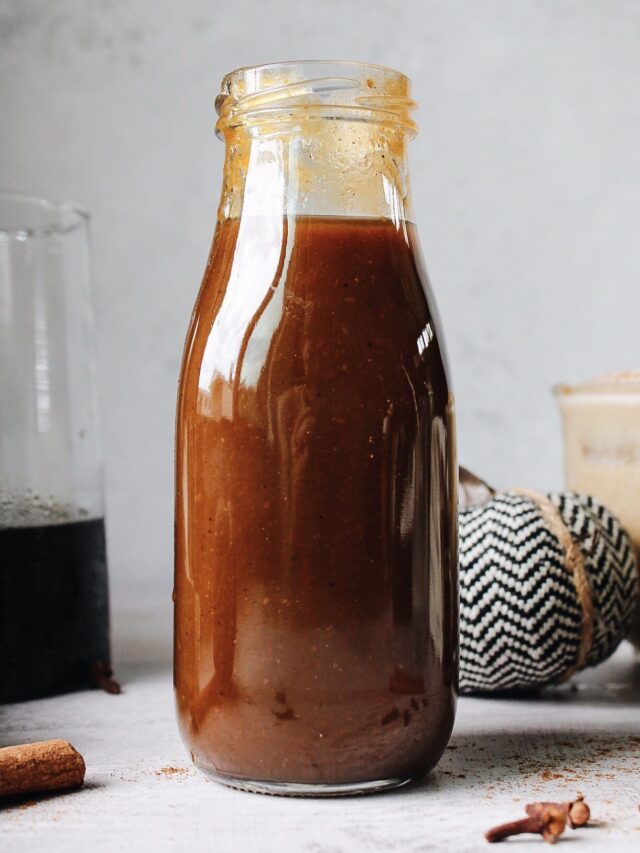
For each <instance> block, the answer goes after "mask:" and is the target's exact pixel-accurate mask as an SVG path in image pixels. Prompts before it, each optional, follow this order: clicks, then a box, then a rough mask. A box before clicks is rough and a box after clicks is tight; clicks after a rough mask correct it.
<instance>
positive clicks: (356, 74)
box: [216, 59, 417, 137]
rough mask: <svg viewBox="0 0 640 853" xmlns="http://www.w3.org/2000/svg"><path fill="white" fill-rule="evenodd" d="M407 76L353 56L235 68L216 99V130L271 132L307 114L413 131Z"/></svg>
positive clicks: (414, 128) (300, 119)
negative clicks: (352, 58)
mask: <svg viewBox="0 0 640 853" xmlns="http://www.w3.org/2000/svg"><path fill="white" fill-rule="evenodd" d="M415 107H416V103H415V101H414V100H413V99H412V98H411V81H410V80H409V78H408V77H407V76H406V75H405V74H402V73H401V72H400V71H396V70H395V69H393V68H389V67H387V66H385V65H377V64H375V63H370V62H360V61H356V60H329V59H319V60H300V61H285V62H272V63H268V64H266V65H250V66H245V67H242V68H237V69H236V70H235V71H231V72H230V73H229V74H226V75H225V76H224V78H223V80H222V83H221V87H220V94H219V95H218V97H217V98H216V111H217V113H218V116H219V118H218V122H217V124H216V132H217V134H218V136H220V137H222V136H224V133H225V132H226V131H228V130H232V129H234V128H238V127H248V128H251V127H259V126H260V125H263V126H265V127H267V128H268V131H269V132H274V130H275V131H276V132H277V130H276V128H277V127H278V126H280V125H283V124H286V125H288V126H289V127H290V126H291V125H292V124H293V125H297V124H298V123H299V122H301V121H304V120H305V119H316V120H318V119H320V120H331V121H340V120H342V121H360V122H379V123H386V124H389V125H395V126H398V127H400V128H401V129H403V130H404V131H405V132H406V133H407V134H409V135H410V136H414V135H415V134H416V133H417V125H416V123H415V121H414V120H413V119H412V118H411V115H410V114H411V111H412V110H413V109H414V108H415Z"/></svg>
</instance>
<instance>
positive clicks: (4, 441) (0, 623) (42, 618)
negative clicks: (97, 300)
mask: <svg viewBox="0 0 640 853" xmlns="http://www.w3.org/2000/svg"><path fill="white" fill-rule="evenodd" d="M89 255H90V251H89V222H88V216H87V214H86V213H84V212H82V211H80V210H77V209H75V208H74V207H72V206H71V205H69V204H58V203H54V202H51V201H46V200H44V199H39V198H31V197H28V196H23V195H18V194H15V193H0V702H16V701H20V700H24V699H32V698H35V697H37V696H44V695H49V694H53V693H60V692H64V691H66V690H72V689H76V688H81V687H87V686H89V684H90V683H91V680H92V677H93V676H92V672H95V667H99V668H101V671H103V672H104V671H105V670H108V668H109V608H108V591H107V564H106V555H105V536H104V503H103V482H102V454H101V449H100V439H99V434H98V415H97V406H96V389H95V354H94V337H95V334H94V327H93V308H92V303H91V287H90V268H89V261H90V257H89Z"/></svg>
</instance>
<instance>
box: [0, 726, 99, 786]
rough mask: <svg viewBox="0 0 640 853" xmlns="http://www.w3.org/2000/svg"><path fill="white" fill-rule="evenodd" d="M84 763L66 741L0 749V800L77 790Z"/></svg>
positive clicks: (82, 778)
mask: <svg viewBox="0 0 640 853" xmlns="http://www.w3.org/2000/svg"><path fill="white" fill-rule="evenodd" d="M84 772H85V764H84V759H83V757H82V756H81V755H80V753H79V752H78V751H77V750H76V749H74V748H73V747H72V746H71V744H70V743H67V741H66V740H45V741H40V742H39V743H23V744H20V746H7V747H4V749H0V797H5V796H9V795H13V794H29V793H35V792H38V791H39V792H43V791H60V790H64V789H65V788H78V787H80V785H82V782H83V780H84Z"/></svg>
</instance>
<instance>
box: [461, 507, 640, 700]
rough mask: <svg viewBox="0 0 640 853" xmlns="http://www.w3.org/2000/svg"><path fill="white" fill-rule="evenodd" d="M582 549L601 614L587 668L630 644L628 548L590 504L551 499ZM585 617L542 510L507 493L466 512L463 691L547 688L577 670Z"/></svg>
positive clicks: (633, 585) (633, 589) (633, 602)
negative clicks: (627, 638)
mask: <svg viewBox="0 0 640 853" xmlns="http://www.w3.org/2000/svg"><path fill="white" fill-rule="evenodd" d="M548 498H549V500H550V501H551V503H552V504H553V505H554V506H555V507H556V508H557V510H558V512H559V513H560V516H561V518H562V521H563V522H564V525H565V526H566V528H567V529H568V530H569V532H570V533H571V536H572V538H573V540H574V542H575V543H576V544H578V545H579V547H580V549H581V551H582V555H583V558H584V567H585V570H586V575H587V578H588V581H589V586H590V590H591V601H592V608H593V612H594V619H593V633H592V642H591V646H590V649H589V651H588V655H587V658H586V660H585V664H584V665H585V666H593V665H595V664H597V663H599V662H600V661H602V660H603V659H604V658H606V657H607V656H608V655H610V654H611V653H612V652H613V651H614V650H615V648H616V647H617V646H618V644H619V643H620V641H621V640H622V639H623V638H624V636H625V635H626V633H627V631H628V629H629V626H630V622H631V619H632V616H633V612H634V609H635V607H636V606H637V601H638V567H637V564H636V560H635V556H634V553H633V548H632V545H631V541H630V539H629V537H628V535H627V533H626V532H625V531H624V530H623V528H622V527H621V526H620V523H619V522H618V521H617V519H616V518H615V516H613V515H612V514H611V513H610V512H609V511H608V510H607V509H606V508H605V507H603V506H602V505H601V504H600V503H598V502H597V501H596V500H594V499H593V498H590V497H585V496H582V495H576V494H572V493H568V492H565V493H560V494H550V495H548ZM582 631H583V610H582V607H581V604H580V600H579V597H578V593H577V590H576V584H575V581H574V577H573V575H572V573H571V572H570V571H568V570H567V567H566V565H565V551H564V549H563V547H562V546H561V544H560V542H559V540H558V539H557V538H556V536H555V535H554V533H553V532H552V531H551V530H550V529H549V526H548V524H547V522H546V521H545V519H544V518H543V515H542V513H541V510H540V507H539V505H538V504H537V503H536V502H535V501H533V500H532V499H529V498H527V497H523V496H521V495H519V494H517V493H510V492H503V493H498V494H496V495H494V497H493V498H492V499H491V500H490V501H488V502H487V503H485V504H482V505H480V506H473V507H468V508H465V509H461V511H460V691H461V692H463V693H468V692H478V691H481V692H487V691H496V690H513V689H521V688H532V687H540V686H543V685H545V684H551V683H554V682H557V681H559V680H562V679H563V677H565V676H566V675H567V673H570V672H571V670H572V669H573V668H574V667H575V666H576V665H577V663H578V660H579V652H580V645H581V639H582V636H583V634H582Z"/></svg>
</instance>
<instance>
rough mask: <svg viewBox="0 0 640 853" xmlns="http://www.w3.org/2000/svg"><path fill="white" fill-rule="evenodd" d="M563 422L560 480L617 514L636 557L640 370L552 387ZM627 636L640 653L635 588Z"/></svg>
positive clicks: (639, 518) (639, 517)
mask: <svg viewBox="0 0 640 853" xmlns="http://www.w3.org/2000/svg"><path fill="white" fill-rule="evenodd" d="M553 391H554V395H555V398H556V402H557V404H558V407H559V409H560V413H561V416H562V426H563V442H564V467H565V482H566V486H567V488H568V489H571V490H572V491H574V492H582V493H584V494H588V495H593V496H594V497H596V498H597V499H598V500H599V501H601V502H602V503H603V504H604V505H605V506H607V507H608V508H609V509H610V510H611V511H612V512H615V514H616V515H617V516H618V518H619V519H620V521H621V523H622V524H623V525H624V527H625V528H626V531H627V533H628V534H629V536H630V537H631V542H632V544H633V546H634V549H635V552H636V555H637V558H638V560H639V561H640V371H637V370H635V371H626V372H622V373H613V374H605V375H604V376H600V377H598V378H597V379H594V380H592V381H590V382H585V383H583V384H581V385H573V386H572V385H556V386H555V388H554V389H553ZM629 639H630V640H631V641H632V642H633V644H634V645H635V647H636V651H637V653H638V654H639V655H640V589H638V604H637V610H636V615H635V617H634V621H633V625H632V629H631V634H630V637H629Z"/></svg>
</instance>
